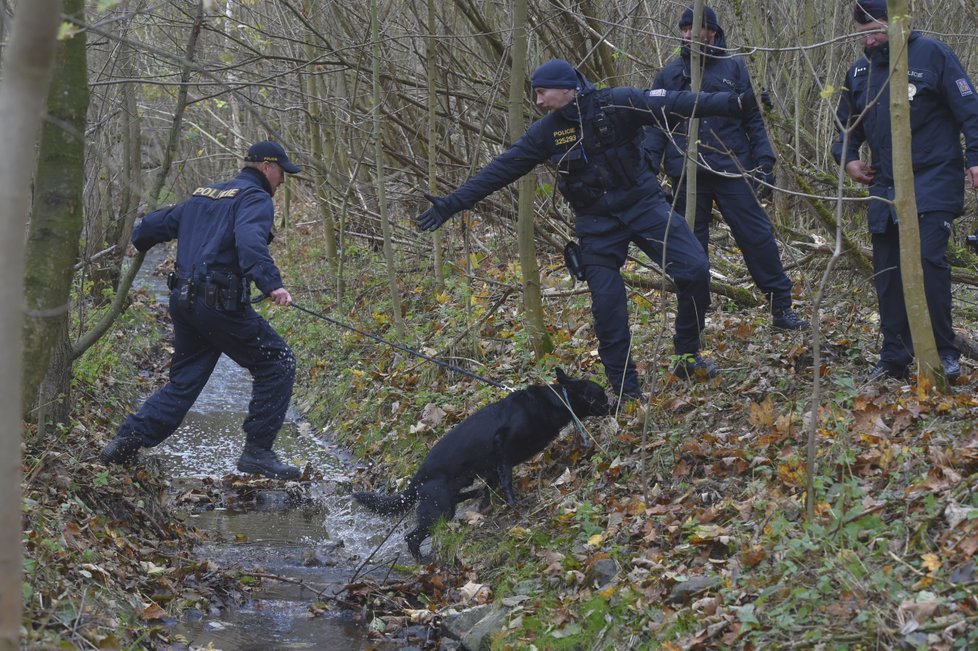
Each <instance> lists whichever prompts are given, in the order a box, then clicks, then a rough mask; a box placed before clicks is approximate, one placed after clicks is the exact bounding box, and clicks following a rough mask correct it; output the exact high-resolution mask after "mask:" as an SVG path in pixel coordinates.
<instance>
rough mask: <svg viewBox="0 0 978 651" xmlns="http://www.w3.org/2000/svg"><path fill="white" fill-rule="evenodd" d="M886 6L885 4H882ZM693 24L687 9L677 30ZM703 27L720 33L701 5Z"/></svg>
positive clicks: (714, 18) (712, 16) (711, 15)
mask: <svg viewBox="0 0 978 651" xmlns="http://www.w3.org/2000/svg"><path fill="white" fill-rule="evenodd" d="M883 4H884V5H885V4H886V3H885V2H884V3H883ZM692 24H693V8H692V7H688V8H687V9H686V11H684V12H683V15H682V17H680V19H679V29H682V28H683V27H687V26H692ZM703 26H704V27H706V28H707V29H712V30H713V31H714V32H718V31H720V23H719V22H717V14H716V12H715V11H713V10H712V9H711V8H709V7H707V6H706V5H703Z"/></svg>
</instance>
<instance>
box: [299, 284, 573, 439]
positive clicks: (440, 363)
mask: <svg viewBox="0 0 978 651" xmlns="http://www.w3.org/2000/svg"><path fill="white" fill-rule="evenodd" d="M290 305H291V306H292V307H294V308H296V309H297V310H299V311H300V312H305V313H306V314H309V315H311V316H314V317H316V318H319V319H322V320H323V321H326V322H327V323H331V324H333V325H335V326H338V327H340V328H345V329H346V330H350V331H352V332H355V333H357V334H359V335H362V336H364V337H367V338H368V339H373V340H374V341H376V342H379V343H382V344H385V345H387V346H390V347H391V348H396V349H398V350H401V351H404V352H405V353H408V354H409V355H414V356H415V357H420V358H421V359H424V360H427V361H429V362H431V363H432V364H437V365H438V366H441V367H443V368H447V369H449V370H450V371H455V372H456V373H461V374H462V375H467V376H468V377H470V378H473V379H475V380H479V381H480V382H485V383H486V384H489V385H491V386H494V387H499V388H500V389H504V390H506V391H509V392H510V393H512V392H513V391H515V390H516V389H514V388H512V387H510V386H507V385H505V384H503V383H502V382H496V381H495V380H490V379H489V378H487V377H483V376H481V375H479V374H478V373H473V372H472V371H467V370H465V369H464V368H459V367H458V366H455V365H453V364H449V363H448V362H443V361H442V360H440V359H436V358H434V357H431V356H429V355H425V354H424V353H421V352H419V351H416V350H414V349H412V348H408V347H407V346H404V345H401V344H398V343H394V342H393V341H387V340H386V339H383V338H381V337H378V336H377V335H375V334H371V333H369V332H365V331H363V330H361V329H359V328H356V327H354V326H351V325H349V324H347V323H343V322H342V321H337V320H336V319H334V318H332V317H328V316H326V315H325V314H321V313H319V312H315V311H313V310H310V309H309V308H306V307H302V306H301V305H299V304H298V303H290ZM560 388H561V391H562V393H563V394H564V397H563V400H562V401H561V402H563V403H564V406H565V407H566V408H567V411H569V412H570V415H571V418H572V419H573V421H574V424H575V425H577V431H578V432H579V433H580V435H581V440H583V441H584V448H585V449H589V448H590V447H591V442H590V441H589V440H588V438H587V434H586V433H585V431H584V425H583V424H582V423H581V419H579V418H578V417H577V414H575V413H574V408H573V407H572V406H571V403H570V395H568V393H567V387H565V386H561V387H560ZM558 398H559V396H558Z"/></svg>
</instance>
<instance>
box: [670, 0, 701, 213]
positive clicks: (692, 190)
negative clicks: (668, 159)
mask: <svg viewBox="0 0 978 651" xmlns="http://www.w3.org/2000/svg"><path fill="white" fill-rule="evenodd" d="M702 24H703V0H695V1H694V2H693V31H692V37H693V38H692V42H691V43H690V44H689V76H690V80H689V89H690V90H691V91H693V92H699V89H700V87H701V86H702V85H703V64H704V63H705V61H704V57H703V39H701V38H700V32H701V31H702V30H701V27H700V26H701V25H702ZM688 125H689V126H688V131H687V134H688V135H687V138H686V223H687V224H689V228H690V230H692V229H693V228H694V227H695V226H696V170H697V168H698V163H697V153H698V152H699V139H700V120H699V118H690V119H689V122H688ZM676 189H677V190H678V189H679V188H676Z"/></svg>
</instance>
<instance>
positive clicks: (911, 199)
mask: <svg viewBox="0 0 978 651" xmlns="http://www.w3.org/2000/svg"><path fill="white" fill-rule="evenodd" d="M886 5H887V15H888V16H890V22H889V30H888V37H889V42H890V125H891V126H890V131H891V133H892V139H893V141H892V147H893V185H894V190H895V193H896V195H895V198H894V202H893V203H894V209H895V210H896V214H897V225H898V226H899V229H900V276H901V278H902V279H903V300H904V302H905V303H906V306H907V320H908V321H909V322H910V336H911V338H912V339H913V350H914V356H915V357H916V359H917V366H918V377H926V378H927V379H928V380H930V382H931V384H933V385H934V386H937V387H940V388H942V389H946V388H947V378H946V377H945V375H944V369H943V367H942V366H941V360H940V358H939V357H938V354H937V343H936V341H935V340H934V328H933V326H932V325H931V320H930V310H929V309H928V307H927V291H926V290H925V288H924V270H923V266H922V264H921V260H920V224H919V217H918V214H917V195H916V194H915V192H914V185H913V184H914V180H913V160H912V158H911V152H910V98H909V96H908V95H907V86H906V80H907V78H908V70H907V67H908V63H907V47H908V42H909V41H908V39H909V38H910V25H909V21H910V16H909V11H908V9H907V1H906V0H887V3H886Z"/></svg>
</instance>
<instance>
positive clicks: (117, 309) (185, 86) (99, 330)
mask: <svg viewBox="0 0 978 651" xmlns="http://www.w3.org/2000/svg"><path fill="white" fill-rule="evenodd" d="M203 20H204V8H203V5H202V4H201V3H199V2H198V3H197V15H196V16H195V18H194V24H193V27H192V28H191V30H190V37H189V39H188V42H187V50H186V56H185V58H184V65H183V71H182V73H181V75H180V92H179V93H178V94H177V105H176V107H174V109H173V122H172V125H171V127H170V135H169V139H168V141H167V144H166V147H165V148H164V150H163V162H162V164H161V165H160V171H159V174H157V176H156V180H155V182H154V183H153V188H152V189H151V190H150V194H149V197H148V200H149V207H150V209H155V208H156V205H157V202H158V201H159V197H160V192H161V191H162V190H163V184H164V183H166V177H167V174H169V172H170V166H171V165H172V164H173V152H174V151H176V148H177V142H178V140H179V138H180V134H181V125H182V124H183V114H184V111H185V110H186V108H187V95H188V94H189V90H190V87H189V83H190V75H191V72H192V66H193V61H194V53H195V52H196V51H197V39H198V37H199V36H200V28H201V25H202V24H203ZM145 257H146V253H145V252H142V251H140V252H139V253H137V254H136V255H134V256H133V259H132V263H131V264H130V265H129V267H128V268H127V269H126V271H125V273H124V274H122V276H121V278H120V279H119V291H118V292H116V295H115V298H114V299H113V300H112V305H111V306H110V307H109V309H108V310H106V312H105V315H104V316H103V317H102V319H101V320H100V321H99V322H98V323H96V324H95V325H94V326H93V327H92V328H91V330H89V331H88V332H86V333H85V334H84V335H82V336H81V337H80V338H79V339H78V341H76V342H75V343H74V344H73V345H72V347H71V357H70V358H71V360H72V361H73V360H76V359H78V358H79V357H80V356H81V355H82V353H84V352H85V351H86V350H88V349H89V348H90V347H91V346H92V344H94V343H95V342H96V341H98V340H99V338H100V337H101V336H102V335H104V334H105V333H106V332H108V330H109V328H111V327H112V324H113V323H115V320H116V319H117V318H118V317H119V315H120V314H122V312H123V310H125V308H126V306H127V305H128V300H129V288H130V287H132V281H133V280H134V279H135V278H136V273H137V272H138V271H139V268H140V267H141V266H143V259H144V258H145Z"/></svg>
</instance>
